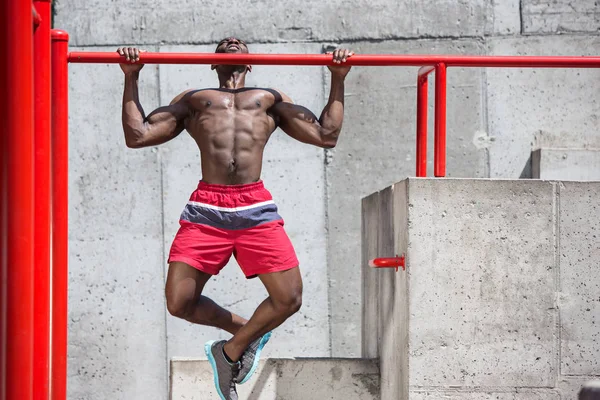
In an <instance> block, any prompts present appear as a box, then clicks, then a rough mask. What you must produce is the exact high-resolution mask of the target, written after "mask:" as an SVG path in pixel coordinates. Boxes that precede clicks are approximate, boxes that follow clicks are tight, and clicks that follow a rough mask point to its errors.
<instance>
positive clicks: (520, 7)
mask: <svg viewBox="0 0 600 400" xmlns="http://www.w3.org/2000/svg"><path fill="white" fill-rule="evenodd" d="M519 28H520V29H519V32H520V34H521V35H523V33H524V32H525V27H524V26H523V0H520V1H519Z"/></svg>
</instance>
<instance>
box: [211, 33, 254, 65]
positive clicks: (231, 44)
mask: <svg viewBox="0 0 600 400" xmlns="http://www.w3.org/2000/svg"><path fill="white" fill-rule="evenodd" d="M215 53H230V54H236V53H239V54H248V53H249V51H248V46H247V45H246V42H244V41H243V40H241V39H238V38H236V37H228V38H225V39H223V40H221V41H220V42H219V44H218V45H217V49H216V50H215ZM211 69H216V70H217V72H218V66H217V65H213V66H212V68H211ZM246 71H248V72H249V71H252V66H251V65H246Z"/></svg>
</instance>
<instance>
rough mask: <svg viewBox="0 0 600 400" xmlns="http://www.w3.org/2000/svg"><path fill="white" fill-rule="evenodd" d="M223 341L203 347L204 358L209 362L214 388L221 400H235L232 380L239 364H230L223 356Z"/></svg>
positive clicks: (235, 393)
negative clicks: (213, 378)
mask: <svg viewBox="0 0 600 400" xmlns="http://www.w3.org/2000/svg"><path fill="white" fill-rule="evenodd" d="M225 343H226V341H225V340H220V341H218V342H217V341H216V340H211V341H210V342H206V344H205V345H204V351H205V352H206V357H208V361H209V362H210V366H211V367H212V369H213V374H214V377H215V387H216V388H217V393H218V394H219V396H220V397H221V400H237V399H238V395H237V391H236V390H235V383H234V378H235V377H237V375H238V373H239V370H240V363H239V362H237V363H235V364H231V363H230V362H229V361H227V359H226V358H225V355H224V354H223V345H224V344H225Z"/></svg>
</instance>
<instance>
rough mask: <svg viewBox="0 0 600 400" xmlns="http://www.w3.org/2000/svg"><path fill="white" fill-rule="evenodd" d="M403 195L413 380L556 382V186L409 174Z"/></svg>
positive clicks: (499, 383) (483, 383)
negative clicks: (436, 177) (406, 234)
mask: <svg viewBox="0 0 600 400" xmlns="http://www.w3.org/2000/svg"><path fill="white" fill-rule="evenodd" d="M405 201H407V202H408V207H409V217H408V236H409V242H408V243H409V244H408V253H407V254H408V262H407V270H409V271H410V274H409V279H410V282H409V284H408V287H409V291H410V292H409V296H410V300H409V302H410V315H411V320H410V328H409V329H410V338H409V341H410V357H411V359H410V374H411V378H410V379H411V385H416V386H509V387H523V386H526V387H553V386H554V380H555V376H556V365H555V364H556V360H555V350H554V349H555V332H554V329H553V328H554V327H555V324H556V321H557V312H556V306H555V299H554V293H555V280H554V275H555V271H554V248H555V247H554V246H555V242H554V237H553V232H554V223H553V212H554V208H553V207H554V190H553V185H552V184H551V183H547V182H539V181H530V182H525V181H490V180H454V179H440V180H433V179H427V180H423V179H414V180H413V179H410V180H409V182H408V196H407V198H406V200H405Z"/></svg>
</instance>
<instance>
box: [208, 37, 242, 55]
mask: <svg viewBox="0 0 600 400" xmlns="http://www.w3.org/2000/svg"><path fill="white" fill-rule="evenodd" d="M215 53H248V46H247V45H246V42H244V41H243V40H241V39H238V38H235V37H228V38H225V39H223V40H221V41H220V42H219V45H218V46H217V50H216V51H215Z"/></svg>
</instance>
